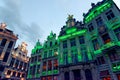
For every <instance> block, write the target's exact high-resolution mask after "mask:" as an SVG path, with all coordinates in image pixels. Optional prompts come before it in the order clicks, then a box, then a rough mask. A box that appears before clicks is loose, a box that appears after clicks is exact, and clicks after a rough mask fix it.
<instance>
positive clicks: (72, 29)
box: [66, 27, 77, 34]
mask: <svg viewBox="0 0 120 80" xmlns="http://www.w3.org/2000/svg"><path fill="white" fill-rule="evenodd" d="M76 30H77V29H76V28H75V27H72V28H70V29H67V30H66V33H67V34H70V33H73V32H75V31H76Z"/></svg>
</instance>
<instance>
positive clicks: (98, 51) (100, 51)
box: [94, 49, 102, 54]
mask: <svg viewBox="0 0 120 80" xmlns="http://www.w3.org/2000/svg"><path fill="white" fill-rule="evenodd" d="M100 53H102V50H101V49H99V50H96V51H94V54H100Z"/></svg>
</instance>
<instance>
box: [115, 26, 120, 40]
mask: <svg viewBox="0 0 120 80" xmlns="http://www.w3.org/2000/svg"><path fill="white" fill-rule="evenodd" d="M114 32H115V34H116V36H117V39H118V40H120V27H119V28H117V29H115V30H114Z"/></svg>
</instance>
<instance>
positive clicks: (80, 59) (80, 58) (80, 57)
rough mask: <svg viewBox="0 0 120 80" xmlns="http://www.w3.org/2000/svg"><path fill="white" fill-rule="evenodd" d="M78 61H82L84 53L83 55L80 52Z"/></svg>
mask: <svg viewBox="0 0 120 80" xmlns="http://www.w3.org/2000/svg"><path fill="white" fill-rule="evenodd" d="M78 61H79V62H80V61H82V55H81V53H78Z"/></svg>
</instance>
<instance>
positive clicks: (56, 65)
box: [54, 59, 58, 69]
mask: <svg viewBox="0 0 120 80" xmlns="http://www.w3.org/2000/svg"><path fill="white" fill-rule="evenodd" d="M54 69H58V60H57V59H55V60H54Z"/></svg>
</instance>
